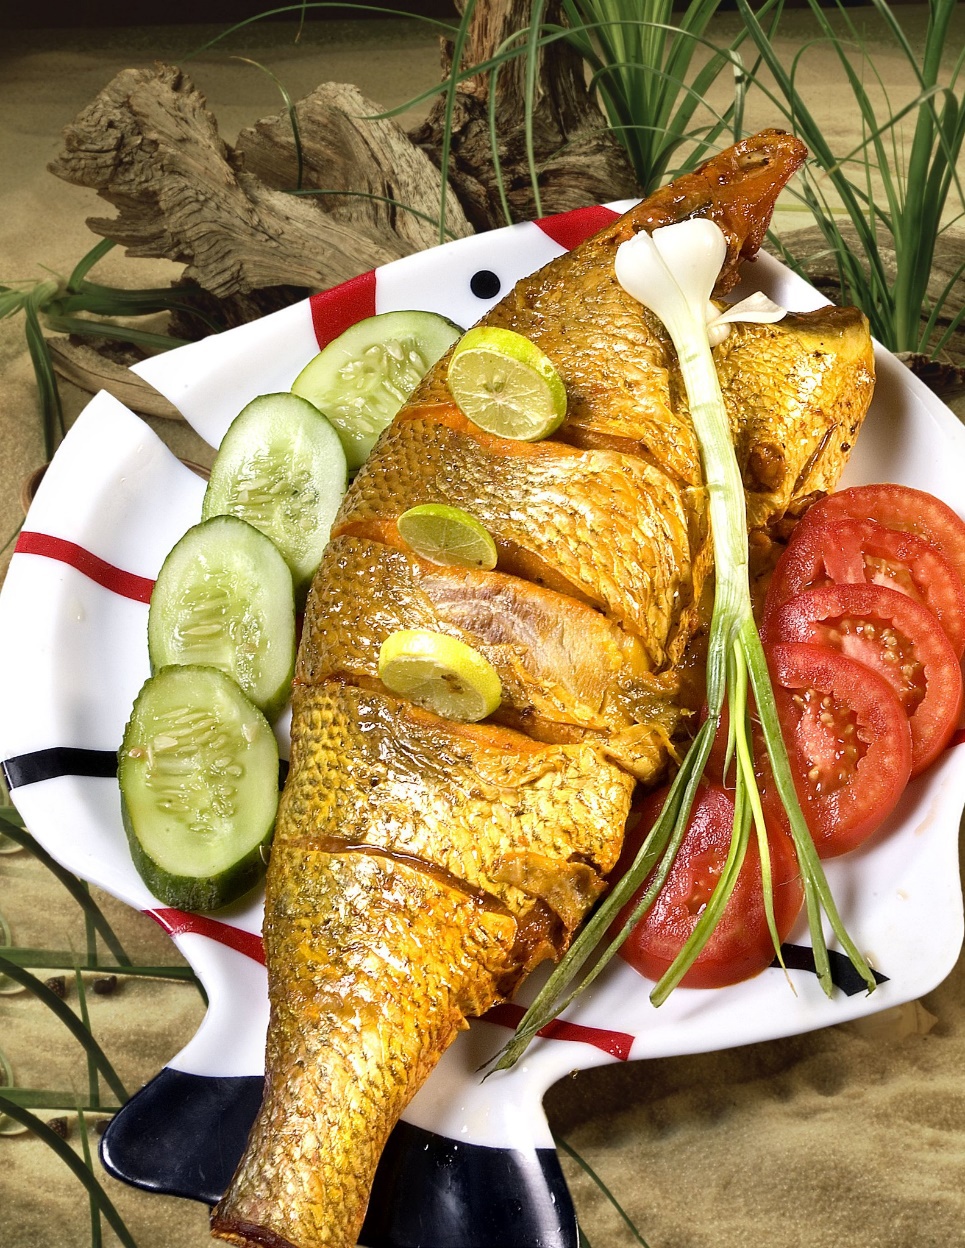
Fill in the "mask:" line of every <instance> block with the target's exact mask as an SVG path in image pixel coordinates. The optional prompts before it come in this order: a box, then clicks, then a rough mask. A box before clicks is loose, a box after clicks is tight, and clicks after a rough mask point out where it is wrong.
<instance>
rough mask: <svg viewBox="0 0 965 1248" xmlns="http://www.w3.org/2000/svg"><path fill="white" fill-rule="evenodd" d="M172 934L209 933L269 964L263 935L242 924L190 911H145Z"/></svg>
mask: <svg viewBox="0 0 965 1248" xmlns="http://www.w3.org/2000/svg"><path fill="white" fill-rule="evenodd" d="M144 913H145V914H149V915H150V916H151V918H152V919H154V921H155V922H156V923H159V924H160V925H161V927H163V928H164V930H165V931H166V932H167V934H168V935H169V936H185V935H191V936H207V937H208V939H209V940H216V941H217V942H218V944H219V945H227V946H228V948H229V949H234V950H236V952H238V953H243V954H244V955H245V957H246V958H251V959H252V960H253V961H254V962H260V963H261V965H262V966H264V965H265V946H264V943H263V941H262V939H261V937H260V936H258V935H256V933H254V932H246V931H243V930H242V929H241V928H240V927H232V926H231V924H230V923H221V922H219V920H218V919H210V918H208V916H207V915H205V914H189V913H188V911H186V910H169V909H166V908H160V909H157V910H145V911H144Z"/></svg>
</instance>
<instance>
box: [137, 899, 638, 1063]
mask: <svg viewBox="0 0 965 1248" xmlns="http://www.w3.org/2000/svg"><path fill="white" fill-rule="evenodd" d="M144 913H145V914H149V915H150V916H151V918H152V919H154V921H155V922H156V923H159V924H160V925H161V927H163V928H164V930H165V931H166V932H167V933H168V935H169V936H183V935H186V934H188V935H192V936H207V937H208V939H209V940H216V941H217V942H218V943H219V944H221V945H227V946H228V948H229V949H235V950H237V952H238V953H243V954H244V955H245V956H246V957H249V958H252V959H254V961H255V962H260V963H261V965H262V966H264V965H265V946H264V943H263V941H262V939H261V937H260V936H258V935H256V934H255V933H254V932H245V931H242V929H241V928H240V927H232V926H231V925H230V924H229V923H221V922H219V921H218V920H217V919H211V918H209V917H208V916H207V915H204V914H189V913H188V912H187V911H186V910H170V909H164V908H159V909H157V910H145V911H144ZM524 1013H525V1011H524V1009H523V1007H522V1006H521V1005H513V1004H512V1002H509V1001H506V1002H504V1003H503V1004H502V1005H495V1006H493V1008H492V1009H491V1010H490V1011H489V1012H488V1013H487V1014H486V1015H485V1019H486V1022H488V1023H496V1025H497V1026H499V1027H509V1028H510V1029H511V1030H515V1029H516V1027H517V1026H518V1025H519V1022H520V1020H521V1019H522V1017H523V1014H524ZM538 1034H539V1035H541V1036H543V1037H544V1038H545V1039H547V1040H569V1041H577V1042H579V1043H580V1044H592V1045H593V1047H594V1048H597V1049H602V1051H603V1052H604V1053H609V1054H610V1056H611V1057H615V1058H617V1059H618V1060H619V1061H621V1062H626V1061H628V1060H629V1057H630V1049H631V1046H632V1045H633V1036H631V1035H629V1034H628V1033H627V1032H625V1031H607V1030H605V1029H604V1028H602V1027H584V1026H582V1025H581V1024H579V1023H567V1022H565V1021H563V1020H562V1019H556V1020H555V1021H554V1022H552V1023H549V1024H548V1025H547V1026H546V1027H544V1028H542V1030H541V1031H540V1032H539V1033H538Z"/></svg>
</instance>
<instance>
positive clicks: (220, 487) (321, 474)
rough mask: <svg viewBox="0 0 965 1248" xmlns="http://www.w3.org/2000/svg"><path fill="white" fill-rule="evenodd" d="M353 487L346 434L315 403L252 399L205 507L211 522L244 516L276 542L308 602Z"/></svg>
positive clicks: (217, 465)
mask: <svg viewBox="0 0 965 1248" xmlns="http://www.w3.org/2000/svg"><path fill="white" fill-rule="evenodd" d="M347 483H348V473H347V469H346V464H345V452H344V451H343V450H342V444H341V442H340V441H339V437H338V434H337V433H336V432H335V430H334V429H333V428H332V426H331V425H330V424H329V422H328V421H327V420H326V419H325V417H324V416H323V415H322V414H321V412H319V410H318V409H317V408H316V407H314V406H313V405H312V404H311V403H309V402H308V400H307V399H302V398H299V397H298V395H295V394H289V393H287V392H284V393H282V394H262V395H259V397H258V398H257V399H252V401H251V402H250V403H249V404H248V406H247V407H246V408H244V409H243V411H242V412H241V413H240V414H239V415H238V416H236V417H235V419H234V420H233V421H232V423H231V425H230V426H229V428H228V432H227V433H226V434H225V436H224V439H223V440H222V443H221V447H220V449H219V451H218V454H217V455H216V456H215V461H214V464H213V466H212V469H211V478H210V480H209V481H208V488H207V490H206V491H205V495H204V502H203V504H202V506H201V517H202V519H204V520H208V519H210V518H211V517H212V516H225V515H227V516H238V517H239V518H240V519H242V520H247V521H248V523H249V524H253V525H254V526H255V528H256V529H260V530H261V532H262V533H264V534H265V535H266V536H267V537H270V538H271V540H272V541H273V542H274V543H275V545H276V546H277V547H278V549H279V550H280V551H281V553H282V555H283V556H284V557H285V562H286V563H287V564H288V566H289V568H291V573H292V579H293V581H294V583H295V597H296V599H297V600H298V601H299V603H300V602H302V601H303V600H304V598H305V595H306V594H307V592H308V586H309V585H310V584H311V579H312V577H313V575H314V574H315V569H316V568H317V567H318V564H319V561H320V560H321V557H322V551H323V550H324V549H325V544H326V542H327V541H328V535H329V532H330V531H331V528H332V521H333V520H334V519H335V513H336V512H337V511H338V508H339V504H340V503H341V501H342V495H343V494H344V493H345V487H346V485H347Z"/></svg>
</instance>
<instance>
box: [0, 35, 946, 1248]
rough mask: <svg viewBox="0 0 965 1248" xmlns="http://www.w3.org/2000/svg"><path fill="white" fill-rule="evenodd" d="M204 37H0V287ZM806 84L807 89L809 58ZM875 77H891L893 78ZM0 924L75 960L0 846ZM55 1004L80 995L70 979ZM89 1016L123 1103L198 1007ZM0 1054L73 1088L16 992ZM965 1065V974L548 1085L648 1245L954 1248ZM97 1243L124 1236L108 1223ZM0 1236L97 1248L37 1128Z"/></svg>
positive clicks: (141, 1233) (63, 931) (27, 445)
mask: <svg viewBox="0 0 965 1248" xmlns="http://www.w3.org/2000/svg"><path fill="white" fill-rule="evenodd" d="M794 20H798V19H796V18H795V19H794ZM208 33H214V32H213V31H212V32H207V31H204V30H203V29H199V28H192V29H190V30H186V29H172V28H153V29H150V28H146V29H141V30H136V31H135V30H123V31H113V30H98V31H84V30H78V31H47V32H43V33H31V32H20V33H17V34H14V35H9V36H8V37H7V38H6V40H5V48H4V50H3V52H2V53H0V55H2V58H3V61H2V71H0V155H2V162H3V163H2V165H0V168H2V169H3V178H2V181H0V281H8V282H9V281H13V280H25V279H36V278H39V277H41V276H44V275H45V273H46V271H48V270H50V271H53V272H54V273H66V272H69V270H70V269H71V267H72V266H73V264H74V263H75V262H76V261H77V259H78V258H79V257H80V256H81V255H83V254H84V252H85V251H86V250H87V249H88V248H89V247H90V246H91V244H92V242H93V241H94V240H93V239H92V237H91V235H90V234H89V232H88V231H87V230H86V228H85V225H84V219H85V217H86V216H89V215H96V214H98V213H99V212H100V211H101V207H102V206H101V205H100V204H99V203H98V201H96V199H95V197H94V196H93V195H92V193H90V192H86V191H83V190H80V189H78V188H74V187H69V186H66V185H64V184H62V183H60V182H59V181H57V180H56V179H54V178H52V177H51V176H50V175H49V174H48V173H47V172H46V170H45V166H46V163H47V161H48V160H49V159H51V158H52V157H53V156H54V154H55V153H56V151H57V148H58V140H59V133H60V130H61V128H62V126H63V125H64V124H65V123H66V122H67V121H69V120H70V119H71V118H72V117H73V116H74V115H75V113H76V112H77V111H78V110H79V109H80V108H81V107H82V106H83V105H84V104H86V103H87V102H88V101H89V99H90V98H92V96H93V95H94V94H95V93H96V92H97V90H98V89H99V88H100V87H102V86H103V85H104V84H106V82H107V81H108V80H109V79H110V78H111V77H112V76H113V74H114V73H116V72H117V71H118V70H120V69H122V68H125V67H127V66H129V65H145V64H150V63H151V62H152V61H153V60H155V59H169V60H174V61H175V62H177V61H178V59H179V58H180V57H182V56H183V55H184V54H185V52H186V51H187V50H190V49H192V48H194V47H197V46H198V45H199V44H201V43H202V42H203V41H204V39H205V37H206V36H207V34H208ZM292 35H293V31H292V28H290V27H281V26H274V27H259V28H255V29H254V30H252V31H251V32H250V33H248V34H247V35H246V36H245V37H244V38H243V39H241V40H238V41H237V42H236V43H235V44H233V45H232V51H233V52H240V53H241V54H243V55H245V56H248V57H251V58H253V59H256V60H261V61H262V62H265V63H268V64H270V66H271V68H272V69H273V70H274V72H276V73H277V74H279V76H280V77H282V78H283V79H284V81H285V83H286V85H287V87H288V89H289V90H290V92H291V94H292V95H293V96H294V97H295V98H297V97H298V96H299V95H301V94H304V93H305V92H306V91H307V90H309V89H310V88H311V87H312V86H313V85H314V84H315V83H317V82H319V81H323V80H326V79H334V80H338V81H349V82H355V83H357V84H358V85H359V87H360V88H361V90H362V91H363V93H366V94H368V95H371V96H372V97H373V98H376V99H378V100H381V101H382V102H383V103H385V104H387V105H392V104H396V103H401V102H403V101H405V100H406V99H409V98H411V96H412V94H413V93H414V92H415V91H416V90H417V89H419V88H420V87H421V86H423V85H427V84H429V83H431V82H432V81H434V79H435V77H436V72H437V50H436V47H435V43H434V39H433V37H432V36H431V35H429V34H427V33H424V32H422V33H410V32H408V31H407V29H406V28H404V27H402V26H400V25H399V24H383V23H377V24H372V23H366V24H365V25H364V26H359V25H351V24H338V25H333V26H330V27H328V28H326V30H325V31H324V32H321V33H320V31H319V29H318V28H317V27H316V28H313V29H312V31H311V32H310V35H309V37H307V38H306V39H304V40H303V41H302V43H301V44H299V45H295V44H294V42H293V39H292ZM960 43H961V40H959V45H960ZM810 72H812V73H813V74H815V75H818V77H819V76H820V74H821V73H822V72H823V70H822V66H821V64H820V63H819V64H818V65H817V66H815V67H814V68H813V69H812V70H811V71H810ZM191 73H192V75H193V76H194V78H195V80H196V81H197V82H198V84H199V85H200V86H201V88H202V90H204V91H205V92H206V94H207V96H208V99H209V104H210V106H211V107H212V109H213V111H214V112H215V113H216V115H217V116H218V118H219V122H220V125H221V128H222V132H223V134H224V136H225V137H226V138H227V139H228V140H229V141H230V139H231V138H232V137H233V135H234V134H235V133H237V131H238V130H239V129H240V128H241V126H243V125H245V124H248V123H249V122H251V121H252V120H254V119H256V118H257V117H259V116H262V115H265V114H267V113H272V112H275V111H277V110H278V101H277V96H276V95H275V88H274V87H273V86H272V84H271V83H270V81H269V80H267V79H266V78H265V76H264V75H262V74H261V73H260V72H259V71H257V70H255V69H253V68H252V67H251V66H250V65H246V64H244V63H242V62H240V61H237V60H231V59H229V57H228V55H227V54H226V53H223V52H220V51H218V52H214V53H206V54H204V55H203V56H201V57H200V58H198V59H196V60H195V61H194V62H193V63H192V66H191ZM888 81H889V84H890V85H894V78H893V77H889V79H888ZM823 107H824V108H825V111H826V114H827V125H828V128H829V130H830V129H836V130H837V132H838V133H837V137H839V138H840V137H842V136H841V129H842V127H843V128H845V129H846V128H847V126H848V125H849V124H853V122H854V119H853V117H850V116H849V115H848V110H847V109H843V108H841V107H840V103H839V100H838V99H837V98H835V96H834V94H833V93H832V92H827V93H825V95H824V103H823ZM759 111H760V110H759ZM773 122H774V118H773V117H771V116H769V115H766V113H764V112H761V115H759V116H758V115H757V114H756V113H755V115H753V116H752V118H751V124H755V125H756V124H772V123H773ZM174 271H175V270H174V269H173V266H169V265H167V264H164V263H161V262H158V263H148V262H145V261H139V262H131V261H128V260H125V258H124V257H123V256H119V255H116V254H114V255H112V256H110V257H109V258H108V259H107V261H105V262H104V264H103V265H102V266H101V268H100V269H99V270H98V276H99V277H100V278H102V280H104V281H112V280H113V281H117V282H119V283H125V282H126V283H127V284H130V285H150V284H155V283H157V282H163V281H166V280H167V279H168V277H170V276H171V275H172V274H173V272H174ZM0 376H2V387H0V422H2V433H3V443H2V444H3V448H4V452H3V455H2V456H0V542H2V541H5V540H6V538H7V536H8V535H11V534H13V533H14V532H15V530H16V528H17V526H18V524H19V522H20V520H21V518H22V511H21V509H20V504H19V494H20V486H21V482H22V480H23V478H24V477H25V476H26V475H27V473H29V472H30V471H31V470H32V469H34V468H35V467H37V466H38V465H39V464H40V463H41V462H42V460H43V447H42V440H41V437H40V432H39V422H38V419H37V407H36V401H35V396H34V390H33V383H32V376H31V372H30V367H29V361H28V358H27V354H26V351H25V348H24V340H23V336H22V326H21V325H20V323H19V322H10V321H8V322H2V323H0ZM64 397H65V409H66V415H67V420H68V423H69V422H70V421H71V420H72V419H73V418H74V417H75V416H76V414H77V412H78V411H79V410H80V409H81V408H82V406H83V405H84V403H85V402H86V400H87V396H86V395H85V394H84V393H83V392H81V391H79V390H77V389H75V388H74V387H70V386H65V387H64ZM153 423H154V426H155V428H157V429H159V430H160V431H161V432H162V435H163V436H165V437H166V438H167V439H168V440H169V442H170V444H171V445H172V446H173V447H174V449H175V450H176V451H177V452H178V453H179V454H182V455H185V456H187V457H189V458H203V457H204V449H203V447H202V446H200V445H199V443H198V440H197V439H196V438H195V436H194V435H193V434H192V433H191V431H190V430H188V429H186V428H185V427H184V426H183V425H178V424H172V423H170V422H161V421H155V422H153ZM8 554H9V548H8V550H7V553H6V555H5V558H6V557H8ZM97 897H98V900H99V901H100V902H101V903H102V904H103V906H104V908H105V910H106V912H107V913H108V915H109V918H110V920H111V922H112V923H113V924H114V926H115V927H116V929H117V931H118V932H119V934H120V936H121V938H122V940H123V941H124V943H125V944H126V946H127V948H128V950H129V952H130V953H131V954H132V956H133V957H134V959H135V961H139V962H145V963H150V964H162V963H177V962H178V960H179V959H178V954H177V953H176V951H175V950H174V948H173V946H172V945H171V944H170V943H169V942H168V940H167V938H166V937H165V936H164V935H163V934H162V933H161V932H160V930H159V929H158V928H156V927H155V925H154V924H153V923H152V922H151V921H150V920H148V919H146V918H144V917H143V916H140V915H137V914H134V913H132V912H131V911H129V910H128V909H127V908H126V907H124V906H123V905H121V904H120V903H117V902H115V901H114V900H113V899H111V898H109V897H105V896H104V895H103V894H100V893H98V894H97ZM0 913H2V914H3V916H4V918H5V919H6V921H7V923H8V924H9V926H10V928H11V930H12V932H13V935H14V939H15V941H16V943H18V944H20V945H23V946H30V947H35V946H43V947H46V948H62V949H70V948H83V946H84V931H83V924H82V922H81V921H80V918H79V912H78V911H77V908H76V906H75V904H74V903H73V902H72V901H71V900H70V898H69V897H68V896H67V895H66V893H64V892H63V890H62V889H61V888H60V886H59V885H57V884H56V883H55V882H53V881H52V880H51V879H50V877H49V876H48V875H47V873H46V872H45V871H44V870H43V869H42V868H41V867H40V866H38V864H36V863H35V862H34V861H33V860H32V859H31V858H30V857H29V856H28V855H26V854H24V853H18V854H10V855H3V856H0ZM88 986H90V980H89V979H88ZM67 999H68V1001H69V1002H71V1003H72V1004H74V1005H76V1004H77V992H76V988H75V986H73V985H72V984H69V983H68V985H67ZM90 1008H91V1017H92V1025H93V1027H94V1030H95V1034H96V1035H97V1036H98V1037H99V1039H100V1041H101V1043H102V1045H103V1047H104V1048H105V1050H106V1051H107V1053H108V1054H109V1055H110V1057H111V1060H112V1061H113V1062H114V1064H115V1066H116V1068H117V1070H118V1073H119V1075H120V1077H121V1078H122V1080H123V1081H124V1082H125V1084H126V1086H127V1087H128V1088H129V1089H134V1088H136V1087H138V1086H140V1084H141V1083H143V1082H145V1081H146V1080H147V1079H149V1078H150V1077H151V1076H152V1075H153V1074H154V1073H155V1072H156V1071H157V1070H158V1069H159V1068H160V1066H161V1065H163V1063H164V1062H165V1061H166V1060H168V1059H169V1058H170V1057H171V1056H172V1055H173V1054H174V1053H176V1052H177V1051H178V1049H179V1048H180V1047H182V1045H183V1044H184V1043H186V1041H187V1040H188V1039H189V1037H190V1036H191V1035H192V1034H193V1032H194V1030H195V1029H196V1027H197V1025H198V1023H199V1022H200V1019H201V1017H202V1015H203V1006H202V1003H201V1001H200V998H199V997H198V994H197V993H196V992H195V990H194V989H193V988H192V987H191V986H190V985H187V984H182V983H171V982H163V981H140V980H129V981H125V982H124V983H123V984H122V986H121V987H120V988H119V989H118V990H117V991H116V992H114V993H113V994H111V995H107V996H101V995H96V994H92V995H91V996H90ZM0 1050H2V1052H3V1053H4V1054H5V1055H6V1056H7V1058H8V1060H9V1061H10V1063H11V1065H12V1067H13V1072H14V1075H15V1077H16V1080H17V1082H18V1083H19V1084H20V1085H21V1086H28V1087H46V1088H61V1089H70V1090H79V1089H83V1088H84V1087H85V1086H86V1067H85V1065H84V1062H83V1060H82V1057H81V1055H80V1051H79V1049H78V1048H77V1046H76V1044H75V1043H74V1041H73V1040H72V1039H71V1038H70V1037H69V1036H68V1035H67V1033H66V1032H64V1031H63V1029H62V1027H61V1026H60V1025H59V1024H57V1023H56V1022H55V1021H54V1020H52V1019H51V1018H50V1017H49V1015H47V1013H46V1011H45V1010H44V1009H43V1008H42V1007H41V1006H40V1005H39V1004H37V1003H36V1002H34V1001H33V1000H32V999H31V998H30V997H29V996H28V995H26V994H23V993H21V994H19V995H11V996H0ZM963 1066H965V968H963V965H962V963H961V962H960V963H959V965H958V966H957V967H956V969H955V971H954V972H953V973H952V975H951V976H950V977H949V978H948V979H947V980H946V982H945V983H944V984H942V985H941V986H940V987H939V988H938V989H937V990H936V991H934V992H933V993H931V994H929V995H928V997H927V998H926V999H924V1000H923V1001H922V1002H921V1003H913V1004H912V1005H910V1006H908V1007H905V1008H903V1009H901V1010H898V1011H895V1012H893V1013H891V1014H887V1015H882V1016H879V1017H876V1018H875V1019H872V1020H868V1021H867V1022H864V1023H861V1024H848V1025H844V1026H839V1027H833V1028H829V1029H826V1030H823V1031H820V1032H815V1033H811V1034H809V1035H805V1036H801V1037H796V1038H792V1039H788V1040H783V1041H777V1042H771V1043H767V1044H761V1045H753V1046H749V1047H746V1048H742V1049H737V1050H732V1051H730V1052H725V1053H718V1054H707V1055H700V1056H694V1057H685V1058H676V1059H666V1060H660V1061H652V1062H641V1063H633V1064H629V1065H620V1066H610V1067H605V1068H601V1069H598V1070H595V1071H590V1072H586V1073H582V1074H579V1075H574V1076H573V1077H572V1078H570V1079H568V1080H566V1081H565V1082H564V1083H562V1084H560V1085H558V1086H557V1087H556V1088H554V1089H553V1090H552V1091H551V1092H550V1094H549V1096H548V1098H547V1106H548V1110H549V1113H550V1118H551V1122H552V1124H553V1125H554V1127H555V1129H556V1130H557V1131H558V1132H559V1133H561V1134H562V1135H563V1136H565V1138H566V1139H567V1140H568V1141H569V1143H570V1144H571V1145H572V1146H573V1147H574V1148H575V1149H576V1150H577V1151H578V1152H579V1153H580V1155H581V1156H582V1157H583V1158H584V1159H585V1160H586V1161H587V1162H588V1163H589V1164H591V1165H592V1166H593V1167H594V1168H595V1169H596V1171H597V1172H598V1174H599V1175H600V1177H601V1178H602V1180H603V1181H604V1182H605V1183H606V1185H607V1186H608V1187H609V1188H610V1190H611V1191H612V1192H613V1193H615V1194H616V1196H617V1197H618V1199H619V1200H620V1202H621V1203H622V1205H623V1207H624V1209H625V1210H626V1212H627V1214H628V1215H629V1216H630V1217H631V1218H632V1219H633V1221H634V1222H635V1223H636V1225H637V1226H638V1227H639V1228H640V1230H641V1232H642V1233H643V1234H644V1236H645V1237H646V1239H647V1242H648V1243H649V1244H650V1246H651V1248H711V1246H713V1248H750V1246H751V1245H753V1246H754V1248H805V1246H806V1248H832V1246H833V1248H838V1246H839V1245H843V1244H848V1245H857V1246H858V1248H911V1246H912V1245H914V1246H915V1248H931V1246H932V1245H935V1246H937V1245H942V1246H943V1248H945V1246H948V1245H955V1244H963V1243H965V1229H963V1228H965V1190H963V1188H965V1185H963V1181H962V1180H963V1174H965V1085H963V1084H962V1081H961V1074H960V1072H961V1070H962V1068H963ZM46 1116H48V1117H49V1116H50V1115H49V1114H48V1115H46ZM68 1121H69V1125H70V1130H71V1137H70V1138H71V1142H72V1146H73V1147H74V1148H75V1149H78V1150H79V1147H80V1145H79V1129H78V1126H77V1123H76V1119H75V1118H73V1116H71V1115H68ZM564 1169H565V1171H566V1174H567V1177H568V1180H569V1182H570V1184H571V1188H572V1191H573V1194H574V1198H575V1201H576V1204H577V1207H578V1210H579V1213H580V1218H581V1222H582V1224H583V1227H584V1230H585V1233H586V1236H587V1239H588V1241H589V1243H591V1244H592V1245H593V1246H594V1248H601V1245H602V1246H603V1248H622V1246H623V1245H630V1244H632V1243H637V1242H639V1241H637V1240H635V1239H633V1237H632V1236H631V1234H630V1232H629V1231H628V1230H627V1229H626V1227H625V1225H624V1224H623V1223H622V1222H621V1220H620V1218H619V1216H618V1215H617V1214H616V1213H615V1212H614V1211H613V1209H612V1208H611V1207H610V1206H609V1205H608V1203H607V1202H606V1201H605V1199H604V1198H603V1197H602V1196H601V1194H600V1192H599V1190H598V1189H597V1187H596V1186H595V1185H594V1184H593V1183H592V1181H591V1180H590V1179H589V1178H588V1177H587V1176H586V1174H585V1173H584V1172H583V1170H582V1169H580V1168H579V1167H578V1166H577V1165H576V1164H575V1163H573V1162H572V1161H571V1160H569V1159H564ZM102 1177H103V1179H104V1182H105V1186H106V1189H107V1191H108V1193H109V1195H110V1198H111V1199H112V1200H113V1201H114V1202H115V1203H116V1205H117V1207H118V1209H119V1211H120V1212H121V1214H122V1216H123V1217H124V1219H125V1220H126V1221H127V1223H128V1226H129V1227H130V1230H131V1233H132V1235H133V1238H134V1240H135V1242H136V1243H137V1245H138V1246H139V1248H201V1246H202V1245H204V1244H206V1243H208V1242H210V1241H209V1239H208V1236H207V1232H206V1211H205V1210H204V1209H203V1208H202V1207H201V1206H199V1205H195V1204H192V1203H189V1202H185V1201H179V1200H173V1199H170V1198H165V1197H158V1196H152V1195H147V1194H145V1193H142V1192H139V1191H135V1190H133V1189H130V1188H127V1187H125V1186H123V1185H121V1184H118V1183H115V1182H113V1181H112V1180H110V1179H108V1178H107V1177H106V1176H102ZM105 1238H106V1242H108V1243H110V1242H114V1241H113V1238H112V1235H111V1233H110V1232H108V1233H107V1234H106V1237H105ZM0 1242H2V1243H3V1245H4V1246H5V1248H27V1246H28V1245H29V1246H30V1248H85V1246H86V1245H89V1244H90V1242H91V1238H90V1226H89V1215H88V1211H87V1205H86V1199H85V1197H84V1194H83V1191H82V1189H81V1187H80V1185H79V1184H78V1182H77V1180H76V1179H75V1178H74V1177H73V1176H72V1175H71V1174H70V1173H69V1172H68V1171H67V1170H66V1168H65V1167H64V1166H63V1165H62V1163H61V1162H59V1161H58V1160H57V1159H56V1158H54V1157H53V1155H52V1154H51V1153H50V1152H49V1151H48V1150H47V1149H46V1147H45V1146H44V1145H43V1144H41V1143H39V1142H38V1141H36V1140H34V1139H33V1138H31V1137H30V1136H29V1135H17V1136H11V1137H2V1136H0ZM429 1248H432V1246H429ZM505 1248H512V1246H511V1245H507V1246H505Z"/></svg>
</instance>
